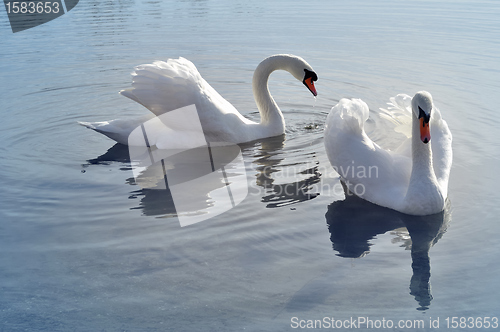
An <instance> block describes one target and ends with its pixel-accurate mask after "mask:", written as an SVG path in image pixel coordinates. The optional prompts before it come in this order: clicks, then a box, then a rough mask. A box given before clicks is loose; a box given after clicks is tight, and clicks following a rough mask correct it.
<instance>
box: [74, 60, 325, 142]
mask: <svg viewBox="0 0 500 332" xmlns="http://www.w3.org/2000/svg"><path fill="white" fill-rule="evenodd" d="M279 69H281V70H286V71H288V72H290V73H291V74H292V75H293V76H294V77H295V78H296V79H298V80H300V81H302V82H303V83H304V84H305V85H306V86H307V87H308V89H309V90H310V91H311V92H312V93H313V94H314V95H316V90H315V87H314V81H316V80H317V76H316V74H315V73H314V71H313V69H312V67H311V66H310V65H309V64H308V63H307V62H306V61H305V60H303V59H302V58H300V57H297V56H293V55H274V56H271V57H269V58H266V59H264V60H263V61H262V62H261V63H260V64H259V66H258V67H257V69H256V70H255V73H254V76H253V84H252V85H253V93H254V98H255V101H256V103H257V107H258V109H259V112H260V115H261V121H260V122H259V123H257V122H254V121H250V120H248V119H246V118H245V117H243V116H242V115H241V114H240V113H239V112H238V111H237V110H236V108H234V106H233V105H231V104H230V103H229V102H228V101H227V100H226V99H224V98H223V97H222V96H221V95H220V94H219V93H218V92H217V91H215V89H214V88H212V87H211V86H210V84H208V83H207V82H206V81H205V80H204V79H203V78H202V77H201V75H200V73H199V72H198V70H197V69H196V67H195V66H194V64H193V63H191V62H190V61H188V60H187V59H184V58H179V59H169V60H168V61H167V62H163V61H156V62H154V63H153V64H146V65H140V66H137V67H136V68H135V71H134V73H133V74H132V75H133V82H132V87H131V88H130V89H126V90H122V91H120V93H121V94H122V95H124V96H126V97H128V98H130V99H132V100H134V101H136V102H138V103H139V104H141V105H143V106H145V107H146V108H147V109H149V110H150V111H151V112H152V113H153V114H151V115H149V116H148V117H143V118H140V119H135V120H113V121H106V122H94V123H88V122H80V124H82V125H84V126H86V127H88V128H91V129H94V130H96V131H98V132H100V133H102V134H104V135H106V136H108V137H110V138H111V139H113V140H115V141H117V142H119V143H122V144H128V145H143V144H144V143H143V141H142V140H139V141H138V142H137V144H135V143H136V142H134V140H130V141H129V135H130V133H131V132H132V131H133V130H134V129H136V128H137V127H138V126H140V125H141V124H142V123H144V122H145V121H147V120H148V119H151V118H153V117H154V116H155V115H156V116H160V115H162V114H165V113H166V112H170V111H172V110H176V109H179V108H182V107H184V106H188V105H193V104H194V105H196V109H197V111H198V117H199V119H200V123H201V125H202V127H203V132H204V134H205V137H206V139H207V141H219V142H220V141H223V142H229V143H243V142H249V141H253V140H257V139H261V138H265V137H272V136H278V135H281V134H283V133H284V132H285V121H284V118H283V114H282V113H281V111H280V109H279V108H278V106H277V105H276V102H275V101H274V99H273V98H272V96H271V95H270V93H269V89H268V86H267V83H268V78H269V75H270V74H271V73H272V72H273V71H275V70H279ZM158 124H159V126H158V127H157V130H149V131H148V138H149V144H150V145H157V147H159V148H162V147H167V146H168V148H175V142H177V141H186V140H189V137H183V136H186V135H189V132H186V131H183V128H178V127H176V124H175V123H171V124H169V123H161V122H160V121H158ZM165 126H167V127H168V128H165ZM162 142H163V143H165V142H169V143H168V144H162Z"/></svg>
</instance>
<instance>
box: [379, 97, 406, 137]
mask: <svg viewBox="0 0 500 332" xmlns="http://www.w3.org/2000/svg"><path fill="white" fill-rule="evenodd" d="M411 99H412V97H410V96H408V95H406V94H399V95H397V96H396V97H392V98H390V99H389V100H390V101H389V102H388V103H387V105H388V107H387V108H386V109H385V108H380V111H381V112H380V113H379V115H380V117H381V118H382V119H385V120H388V121H389V122H391V123H392V124H393V125H394V131H395V132H397V133H401V134H403V135H405V136H406V137H411V121H412V118H411Z"/></svg>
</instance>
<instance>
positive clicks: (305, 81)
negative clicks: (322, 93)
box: [304, 77, 318, 97]
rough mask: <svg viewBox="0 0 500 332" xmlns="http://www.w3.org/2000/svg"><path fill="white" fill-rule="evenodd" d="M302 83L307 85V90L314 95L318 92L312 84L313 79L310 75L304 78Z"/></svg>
mask: <svg viewBox="0 0 500 332" xmlns="http://www.w3.org/2000/svg"><path fill="white" fill-rule="evenodd" d="M304 85H305V86H307V88H308V89H309V91H311V93H312V94H313V95H314V96H315V97H316V96H317V95H318V93H317V92H316V87H315V86H314V81H313V78H312V77H308V78H306V79H305V80H304Z"/></svg>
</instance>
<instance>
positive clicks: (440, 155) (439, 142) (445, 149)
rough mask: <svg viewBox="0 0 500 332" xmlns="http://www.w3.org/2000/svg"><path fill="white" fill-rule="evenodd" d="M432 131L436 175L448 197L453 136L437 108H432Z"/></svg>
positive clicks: (444, 194) (445, 195) (442, 190)
mask: <svg viewBox="0 0 500 332" xmlns="http://www.w3.org/2000/svg"><path fill="white" fill-rule="evenodd" d="M430 129H431V149H432V162H433V167H434V173H435V174H436V178H437V181H438V184H439V187H440V189H441V192H442V193H443V196H444V197H447V196H448V179H449V176H450V170H451V164H452V161H453V152H452V148H451V142H452V136H451V132H450V129H449V128H448V124H447V123H446V121H445V120H443V118H442V117H441V112H440V111H439V109H438V108H437V107H435V106H433V107H432V113H431V124H430Z"/></svg>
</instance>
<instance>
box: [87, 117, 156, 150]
mask: <svg viewBox="0 0 500 332" xmlns="http://www.w3.org/2000/svg"><path fill="white" fill-rule="evenodd" d="M152 117H153V115H152V114H151V115H149V114H148V115H147V116H145V117H141V118H137V119H133V120H112V121H102V122H84V121H78V124H80V125H82V126H84V127H86V128H89V129H92V130H95V131H97V132H98V133H101V134H103V135H105V136H107V137H109V138H111V139H112V140H114V141H116V142H118V143H121V144H125V145H128V144H129V136H130V134H131V133H132V131H133V130H134V129H136V128H137V127H138V126H140V125H141V124H142V123H144V122H145V121H147V120H149V119H151V118H152Z"/></svg>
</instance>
